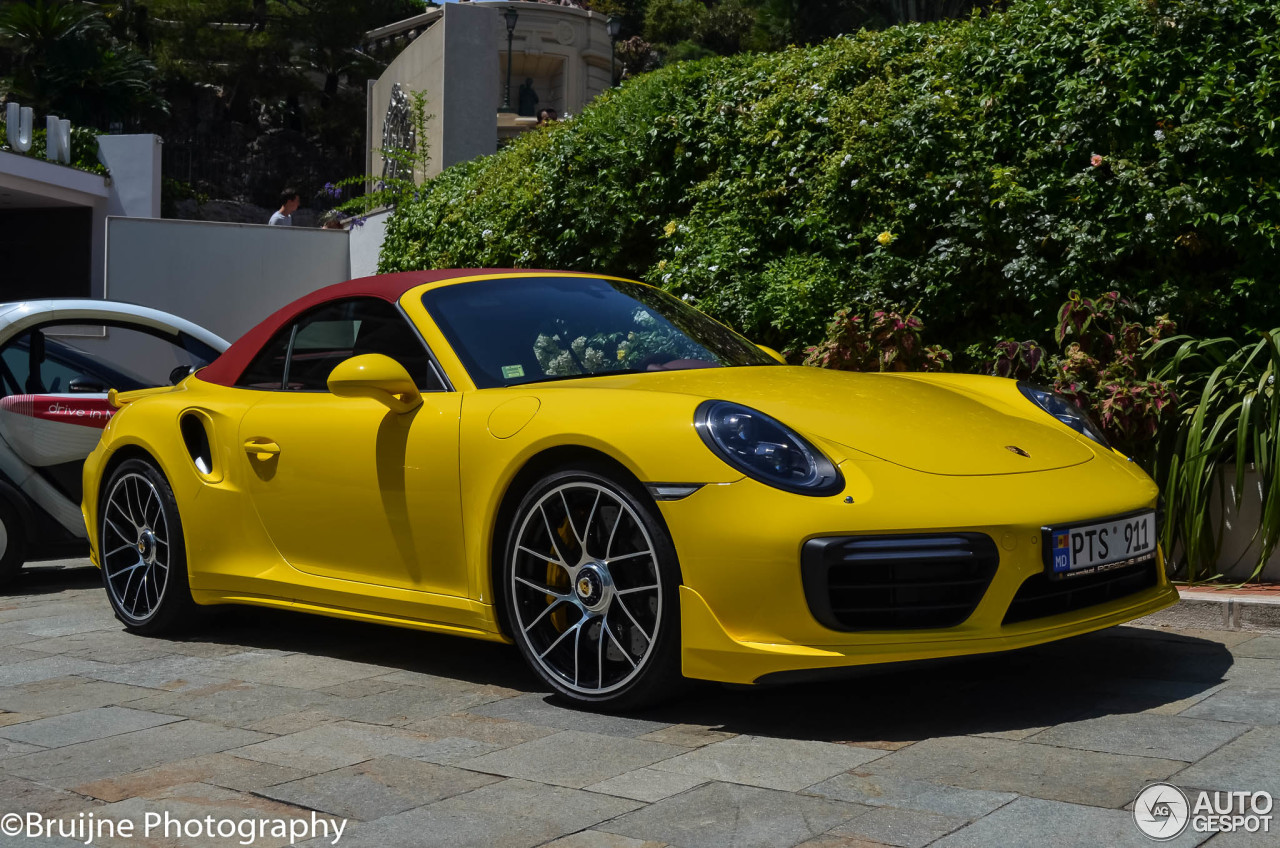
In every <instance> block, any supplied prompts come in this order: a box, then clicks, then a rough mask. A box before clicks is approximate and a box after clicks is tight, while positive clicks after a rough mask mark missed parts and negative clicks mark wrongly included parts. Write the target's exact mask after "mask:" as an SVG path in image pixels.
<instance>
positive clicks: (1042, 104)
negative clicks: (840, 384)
mask: <svg viewBox="0 0 1280 848" xmlns="http://www.w3.org/2000/svg"><path fill="white" fill-rule="evenodd" d="M1278 116H1280V6H1277V4H1275V3H1274V2H1273V0H1272V1H1271V2H1262V0H1214V2H1212V3H1206V2H1204V0H1058V1H1057V2H1048V0H1020V2H1017V3H1014V4H1011V8H1010V9H1009V10H1008V11H1007V12H1003V13H999V14H993V15H989V16H985V17H974V18H972V19H969V20H966V21H960V22H950V23H944V24H937V25H925V26H920V25H910V26H903V27H895V28H892V29H888V30H885V31H882V32H862V33H858V34H856V35H853V36H850V37H845V38H839V39H835V40H833V41H830V42H827V43H825V44H823V45H820V46H817V47H813V48H806V49H791V50H788V51H785V52H783V53H777V54H767V55H748V56H737V57H732V58H728V59H717V60H711V61H703V62H697V63H682V64H678V65H675V66H672V67H668V68H665V69H663V70H660V71H658V72H655V73H652V74H647V75H642V76H640V77H637V78H635V79H633V80H631V81H628V82H627V83H626V84H625V85H624V86H623V87H621V88H620V89H617V90H614V91H612V92H609V93H608V94H607V95H605V96H603V97H601V98H599V99H598V100H597V101H596V102H595V104H593V105H592V106H591V107H590V108H589V109H587V110H586V111H585V112H584V113H583V114H582V115H581V116H578V117H576V118H575V119H574V120H573V121H571V122H568V123H565V124H562V125H560V126H557V127H554V128H551V129H549V130H544V131H537V132H534V133H531V134H529V135H527V136H525V137H524V138H522V139H520V140H519V141H517V142H516V143H514V144H513V145H511V146H510V147H508V148H507V149H505V150H503V151H502V152H500V153H498V154H497V155H494V156H490V157H486V158H483V159H481V160H477V161H474V162H470V163H467V164H464V165H461V166H457V167H454V168H451V169H449V170H447V171H446V172H445V173H443V174H442V175H440V176H439V177H438V178H437V179H436V180H434V181H433V182H432V183H431V184H430V186H429V187H427V188H426V190H424V191H423V193H422V195H421V196H420V197H419V198H418V199H417V200H415V201H412V202H407V203H405V204H403V205H402V206H401V208H400V210H399V212H398V213H397V214H396V215H395V216H394V218H393V220H392V221H391V223H390V226H389V230H388V238H387V241H386V244H385V246H384V248H383V254H382V258H381V263H380V266H381V268H382V270H385V271H391V270H408V269H417V268H426V267H447V266H511V265H514V266H518V267H549V268H569V269H577V270H591V271H600V272H608V273H613V274H618V275H622V276H627V277H634V278H640V279H644V280H647V281H649V282H653V283H657V284H661V285H663V286H664V287H665V288H667V289H668V290H670V291H672V292H675V293H678V294H682V295H689V296H690V297H691V298H692V299H694V301H695V302H696V303H697V304H698V305H699V306H700V307H701V308H703V309H704V310H706V311H708V312H710V313H711V314H713V315H715V316H717V317H719V318H721V319H722V320H725V321H728V322H729V323H731V324H734V325H736V326H737V327H739V328H740V329H742V330H744V331H745V332H746V333H748V334H749V335H751V336H752V337H754V338H755V339H756V340H758V341H761V342H764V343H768V344H771V345H774V346H776V347H793V348H795V347H799V346H801V345H804V344H812V343H815V342H816V341H817V340H818V339H819V338H821V336H822V331H823V328H824V326H825V324H826V322H827V321H828V320H829V319H830V318H831V315H832V314H833V313H834V311H835V310H836V309H837V308H839V307H842V306H849V305H851V304H855V303H860V302H861V303H876V304H882V305H892V304H899V305H903V306H905V307H907V308H917V314H918V315H921V316H922V317H924V318H925V320H926V321H927V322H928V324H929V327H930V337H931V340H933V341H937V342H940V343H942V344H943V345H944V346H947V347H950V348H952V349H953V350H963V349H964V348H965V346H966V345H968V344H970V343H976V342H981V343H987V342H990V341H991V340H992V339H994V338H996V337H1004V336H1008V335H1014V336H1018V337H1019V338H1026V337H1029V336H1037V335H1040V334H1042V333H1043V330H1044V328H1045V327H1049V326H1052V324H1053V315H1054V312H1055V310H1056V307H1057V305H1058V304H1059V303H1061V302H1062V301H1063V300H1064V299H1065V298H1066V295H1067V293H1068V291H1070V290H1071V289H1085V290H1099V291H1100V290H1106V289H1110V288H1120V289H1122V290H1123V291H1125V292H1126V293H1127V294H1128V295H1129V296H1131V297H1132V298H1133V299H1134V300H1135V302H1136V303H1137V305H1138V306H1139V308H1140V309H1142V310H1143V311H1146V312H1153V313H1154V312H1161V311H1168V312H1170V313H1172V314H1173V315H1174V316H1175V318H1176V319H1177V320H1178V323H1179V325H1180V327H1181V328H1182V329H1183V330H1185V331H1188V332H1191V333H1196V334H1214V333H1227V334H1238V333H1240V332H1241V331H1242V330H1243V329H1244V328H1245V327H1246V326H1252V327H1268V326H1274V325H1277V324H1280V285H1278V284H1277V282H1278V281H1277V276H1276V274H1275V269H1276V268H1277V267H1280V261H1278V260H1280V256H1278V255H1277V250H1276V246H1277V236H1278V235H1280V179H1278V177H1280V160H1278V159H1277V156H1276V132H1275V129H1276V120H1277V117H1278Z"/></svg>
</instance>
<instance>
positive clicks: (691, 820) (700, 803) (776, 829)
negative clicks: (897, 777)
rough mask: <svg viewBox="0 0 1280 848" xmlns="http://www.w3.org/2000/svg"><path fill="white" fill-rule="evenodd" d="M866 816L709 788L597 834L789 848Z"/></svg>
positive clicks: (720, 847) (846, 808) (796, 799)
mask: <svg viewBox="0 0 1280 848" xmlns="http://www.w3.org/2000/svg"><path fill="white" fill-rule="evenodd" d="M869 811H870V809H869V808H867V807H859V806H857V805H855V804H846V803H844V802H842V801H829V800H826V799H825V798H806V797H803V796H798V795H793V794H792V793H790V792H779V791H778V790H775V789H762V788H760V787H756V786H743V785H740V784H733V783H708V784H706V785H704V786H701V787H699V788H697V789H693V790H690V791H689V792H685V793H683V794H681V795H676V796H674V797H672V798H667V799H665V800H662V801H659V802H657V803H656V804H652V805H650V806H648V807H645V808H644V809H642V810H638V811H636V812H634V813H629V814H627V815H624V816H621V817H619V818H616V819H613V820H612V821H609V822H606V823H604V824H602V825H599V826H598V828H597V829H598V830H604V831H607V832H609V833H617V834H621V835H623V836H630V837H632V838H634V839H647V840H655V841H659V842H666V843H668V844H670V845H679V846H686V848H789V846H793V845H798V844H800V843H801V842H803V841H805V840H807V839H810V838H812V837H814V836H817V835H818V834H821V833H825V832H827V831H829V830H831V829H832V828H834V827H836V826H837V825H840V824H843V823H844V822H847V821H848V820H849V819H852V818H854V817H856V816H860V815H864V814H866V813H867V812H869Z"/></svg>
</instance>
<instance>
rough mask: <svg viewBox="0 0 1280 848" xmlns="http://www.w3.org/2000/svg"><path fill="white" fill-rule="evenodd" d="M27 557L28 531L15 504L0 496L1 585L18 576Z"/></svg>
mask: <svg viewBox="0 0 1280 848" xmlns="http://www.w3.org/2000/svg"><path fill="white" fill-rule="evenodd" d="M26 557H27V533H26V529H25V528H24V527H23V526H22V516H21V515H20V514H19V513H18V510H16V509H14V507H13V504H11V503H9V502H8V501H7V500H4V499H3V498H0V586H3V585H5V584H6V583H9V582H10V581H11V580H13V578H15V577H17V576H18V572H19V571H21V570H22V565H23V563H24V562H26Z"/></svg>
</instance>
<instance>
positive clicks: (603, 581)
mask: <svg viewBox="0 0 1280 848" xmlns="http://www.w3.org/2000/svg"><path fill="white" fill-rule="evenodd" d="M573 588H574V592H575V593H576V594H577V596H578V602H579V603H580V604H582V605H583V606H584V607H586V608H587V609H589V610H591V611H592V612H598V611H600V610H602V609H604V608H605V607H606V606H608V605H609V600H610V599H611V598H612V597H613V581H612V580H611V579H610V578H609V572H608V570H607V569H606V568H605V567H604V566H603V565H601V564H600V563H598V562H589V563H587V564H586V565H584V566H582V568H581V569H580V570H579V571H578V577H577V579H576V580H575V581H574V586H573Z"/></svg>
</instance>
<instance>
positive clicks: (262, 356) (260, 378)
mask: <svg viewBox="0 0 1280 848" xmlns="http://www.w3.org/2000/svg"><path fill="white" fill-rule="evenodd" d="M292 339H293V325H292V324H289V325H287V326H286V327H285V328H284V329H283V330H281V331H280V332H278V333H276V334H275V337H274V338H272V339H271V341H269V342H267V343H266V344H265V345H263V347H262V350H260V351H258V355H257V356H255V357H254V358H253V361H252V362H250V363H249V367H248V368H246V369H244V373H243V374H241V375H240V379H239V380H236V385H237V386H238V387H240V388H242V389H274V390H276V391H279V390H280V389H282V388H283V387H284V363H285V360H286V359H288V358H289V342H290V341H292Z"/></svg>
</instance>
